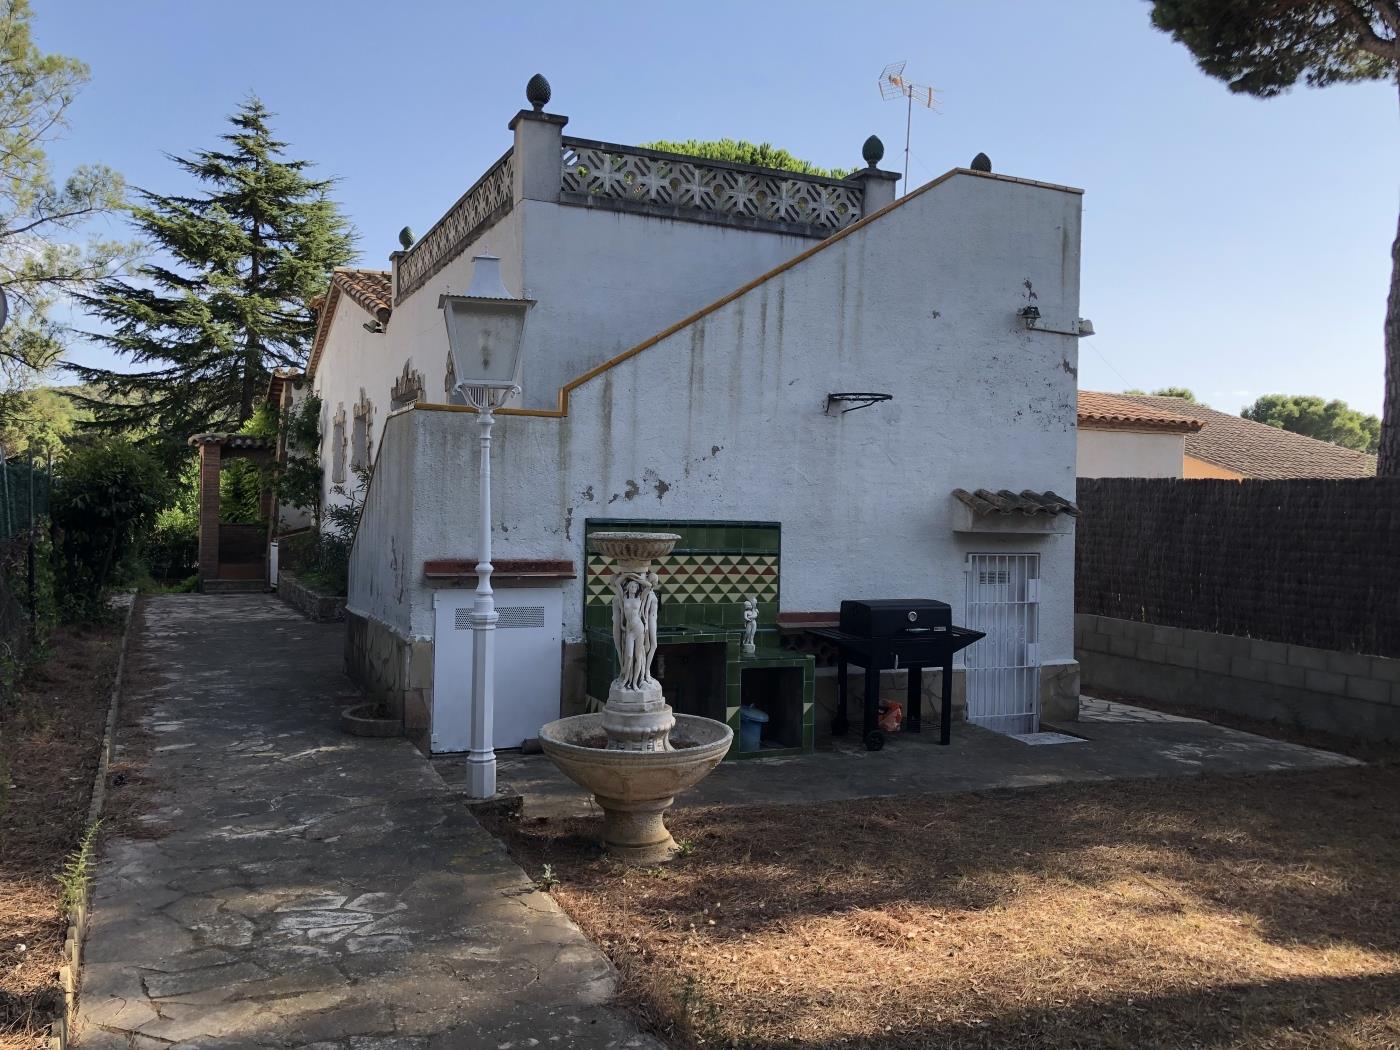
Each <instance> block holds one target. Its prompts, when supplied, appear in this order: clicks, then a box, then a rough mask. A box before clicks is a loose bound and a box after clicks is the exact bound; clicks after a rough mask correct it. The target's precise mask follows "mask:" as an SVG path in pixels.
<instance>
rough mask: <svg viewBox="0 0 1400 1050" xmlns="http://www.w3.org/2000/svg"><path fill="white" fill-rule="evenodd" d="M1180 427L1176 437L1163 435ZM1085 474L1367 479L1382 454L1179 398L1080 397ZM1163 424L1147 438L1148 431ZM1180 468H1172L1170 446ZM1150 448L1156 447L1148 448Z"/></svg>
mask: <svg viewBox="0 0 1400 1050" xmlns="http://www.w3.org/2000/svg"><path fill="white" fill-rule="evenodd" d="M1172 426H1179V427H1182V428H1183V429H1181V430H1180V431H1179V433H1178V434H1177V435H1175V436H1173V437H1171V438H1170V439H1169V438H1168V437H1167V436H1166V435H1165V431H1166V430H1167V429H1168V428H1170V427H1172ZM1079 427H1080V432H1079V476H1080V477H1082V478H1101V477H1184V478H1226V479H1230V480H1235V481H1238V480H1242V479H1244V478H1265V479H1282V478H1365V477H1371V476H1373V475H1374V474H1375V473H1376V457H1375V456H1373V455H1371V454H1369V453H1366V452H1357V451H1354V450H1352V449H1349V448H1343V447H1342V446H1340V445H1334V444H1332V443H1331V442H1328V441H1318V440H1317V439H1315V438H1310V437H1304V436H1303V435H1301V434H1294V433H1292V432H1291V431H1287V430H1283V429H1280V428H1279V427H1271V426H1268V425H1267V424H1264V423H1256V422H1254V421H1253V420H1249V419H1244V418H1242V417H1241V416H1236V415H1231V414H1230V413H1228V412H1217V411H1216V410H1215V409H1213V408H1207V407H1206V406H1205V405H1198V404H1194V403H1192V402H1190V401H1186V400H1184V399H1182V398H1179V397H1155V396H1152V395H1147V394H1099V393H1094V392H1092V391H1088V390H1081V391H1080V392H1079ZM1150 427H1159V428H1161V432H1159V433H1157V434H1156V435H1155V436H1149V434H1150V431H1149V430H1148V429H1144V428H1150ZM1177 441H1179V442H1180V451H1179V453H1176V455H1179V457H1180V458H1179V460H1178V463H1179V466H1178V467H1177V469H1176V470H1175V471H1172V470H1171V469H1169V461H1170V460H1171V458H1172V455H1173V453H1172V452H1171V451H1170V448H1169V446H1170V444H1171V443H1172V442H1177ZM1149 446H1150V448H1149Z"/></svg>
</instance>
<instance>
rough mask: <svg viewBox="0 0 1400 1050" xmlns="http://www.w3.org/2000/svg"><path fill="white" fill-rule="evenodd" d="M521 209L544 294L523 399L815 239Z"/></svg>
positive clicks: (547, 398) (537, 285)
mask: <svg viewBox="0 0 1400 1050" xmlns="http://www.w3.org/2000/svg"><path fill="white" fill-rule="evenodd" d="M516 210H517V212H520V213H521V214H522V217H523V222H524V238H525V240H524V244H525V256H524V258H525V271H524V277H525V288H526V290H527V294H528V295H529V297H530V298H532V299H535V300H537V304H536V306H535V307H534V309H533V310H531V311H530V318H529V322H528V324H527V327H526V336H525V346H524V350H523V359H524V381H523V382H522V384H521V385H522V387H523V388H524V393H523V396H522V399H521V403H522V404H523V405H525V406H527V407H536V408H553V407H554V406H555V404H556V401H557V397H558V393H559V388H560V387H561V386H563V385H564V384H565V383H567V382H568V381H569V380H571V379H573V378H575V377H576V376H580V375H582V374H583V373H585V372H587V371H588V370H589V369H590V368H594V367H595V366H597V365H599V364H602V363H603V362H604V361H607V360H609V359H611V358H613V357H615V356H617V355H618V354H620V353H621V352H622V351H624V350H626V349H628V348H629V347H632V346H635V345H636V344H637V343H640V342H641V341H642V340H644V339H648V338H650V337H651V336H653V335H655V334H656V333H657V332H660V331H662V330H663V329H665V328H667V327H669V326H670V325H673V324H675V323H676V322H677V321H680V320H682V319H684V318H685V317H687V316H688V315H690V314H692V313H694V312H695V311H696V310H699V309H701V308H702V307H705V306H708V305H709V304H710V303H712V302H714V301H715V300H716V299H718V298H720V297H721V296H723V295H726V294H728V293H729V292H732V291H734V289H736V288H738V287H740V286H742V285H743V284H745V283H747V282H748V281H751V280H753V279H754V278H755V277H758V276H759V275H761V274H764V273H767V272H768V271H769V270H771V269H772V268H773V267H775V266H777V265H778V264H779V263H782V262H786V261H787V260H788V259H791V258H792V257H793V256H794V255H797V254H798V253H799V252H802V251H805V250H806V249H808V248H810V247H811V246H812V245H813V244H814V243H815V242H814V241H813V240H811V239H810V238H806V237H794V236H787V235H782V234H775V233H764V232H759V231H755V230H745V229H739V228H737V227H733V226H717V225H709V224H706V223H697V222H680V221H677V220H674V219H659V218H652V217H650V216H645V215H635V214H629V213H625V212H615V211H606V210H595V209H591V208H578V207H570V206H568V205H559V204H547V203H543V202H540V201H523V202H521V203H520V204H518V205H516ZM436 305H437V303H436V297H434V303H433V306H434V307H436Z"/></svg>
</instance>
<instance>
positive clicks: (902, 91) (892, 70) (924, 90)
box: [879, 62, 938, 193]
mask: <svg viewBox="0 0 1400 1050" xmlns="http://www.w3.org/2000/svg"><path fill="white" fill-rule="evenodd" d="M905 65H907V63H906V62H891V63H890V64H889V65H887V66H886V67H885V68H884V69H883V70H881V71H880V81H879V84H880V97H881V98H883V99H885V100H886V101H889V100H890V99H895V98H903V99H905V102H906V109H905V114H904V192H905V193H908V192H909V137H910V134H911V133H912V131H913V128H914V103H915V102H917V103H918V104H919V105H921V106H925V107H927V108H928V109H931V110H933V111H934V112H935V113H936V112H938V98H937V95H936V94H935V92H936V91H937V89H936V88H931V87H927V86H925V85H923V84H911V83H910V82H909V81H908V80H906V79H905V78H904V67H905Z"/></svg>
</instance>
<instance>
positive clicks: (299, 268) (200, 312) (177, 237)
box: [69, 98, 354, 463]
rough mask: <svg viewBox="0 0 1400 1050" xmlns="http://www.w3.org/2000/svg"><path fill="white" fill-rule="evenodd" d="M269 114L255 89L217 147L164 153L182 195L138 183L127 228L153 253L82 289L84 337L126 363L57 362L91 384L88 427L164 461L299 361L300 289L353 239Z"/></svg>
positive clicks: (231, 424)
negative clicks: (183, 186)
mask: <svg viewBox="0 0 1400 1050" xmlns="http://www.w3.org/2000/svg"><path fill="white" fill-rule="evenodd" d="M270 118H271V114H270V113H269V112H268V110H267V109H266V107H264V106H263V104H262V103H261V102H260V101H258V99H256V98H250V99H249V100H248V101H246V102H245V103H244V104H243V105H242V107H241V108H240V109H239V111H238V112H237V113H236V114H234V115H233V116H232V117H231V118H230V123H231V124H232V129H231V130H230V131H229V132H227V133H226V134H225V135H223V136H222V139H223V141H224V143H226V146H225V147H224V148H221V149H212V150H197V151H195V152H194V153H193V154H192V155H191V156H189V157H172V158H171V159H172V160H173V161H174V162H175V164H176V166H177V167H178V168H179V169H180V170H181V171H183V172H184V173H186V174H187V175H189V176H192V177H193V178H194V180H195V181H196V182H197V183H198V184H199V186H200V192H199V194H198V195H195V196H184V195H165V194H159V193H154V192H151V191H146V190H143V191H141V192H140V194H139V198H140V200H139V203H138V204H137V205H136V206H135V207H133V208H132V210H131V215H132V221H133V223H134V224H135V226H136V228H137V229H138V230H140V231H141V233H142V234H144V235H145V236H146V237H148V238H149V239H150V240H151V241H152V242H154V244H155V245H157V246H158V247H159V248H160V249H162V251H163V256H162V258H161V259H159V260H157V261H153V262H149V263H146V264H144V265H142V266H141V267H140V268H139V270H138V271H137V276H138V279H137V280H134V281H129V280H127V279H125V278H112V279H109V280H105V281H102V282H101V283H100V284H99V285H98V286H97V288H96V289H95V290H94V291H93V292H92V293H91V294H89V295H87V296H85V297H84V302H85V304H86V306H87V308H88V310H89V311H90V312H91V313H92V315H93V316H95V317H96V318H98V319H100V320H101V321H103V322H105V324H106V325H107V326H108V330H107V331H105V332H102V333H99V334H97V335H95V336H94V338H95V339H97V340H98V341H99V342H101V343H104V344H106V345H107V346H109V347H110V348H111V349H112V350H114V351H115V352H116V353H117V354H119V355H121V356H122V357H125V358H127V359H128V360H129V361H130V362H131V363H132V364H134V365H137V366H138V368H139V370H138V371H135V372H130V373H123V372H118V371H114V370H109V369H101V368H85V367H77V366H69V367H70V368H72V370H73V371H74V372H76V373H77V374H78V375H79V376H81V377H82V379H83V380H84V381H85V382H87V383H91V384H94V385H95V386H96V387H97V390H98V393H97V394H96V395H94V396H91V397H86V398H80V399H79V400H80V401H83V402H84V403H85V404H87V405H88V406H89V407H90V408H91V409H92V411H93V415H94V420H93V424H92V425H93V426H94V427H96V428H98V429H100V430H104V431H107V432H114V433H122V432H131V433H139V434H144V435H145V437H144V438H143V440H144V441H145V442H146V443H147V444H150V445H152V446H155V447H157V448H159V449H160V451H161V452H162V454H163V455H164V457H165V459H166V460H167V462H171V463H173V462H178V461H179V459H181V458H182V457H183V456H184V454H185V439H186V438H187V437H188V436H189V435H190V434H193V433H198V432H201V431H211V430H213V431H225V430H234V429H237V428H238V427H239V426H240V425H241V424H243V423H245V422H247V421H248V420H249V419H250V418H251V417H252V415H253V409H254V407H255V405H256V401H257V397H258V395H259V394H261V392H262V390H263V388H264V387H265V386H266V384H267V381H268V378H269V377H270V375H271V373H272V370H273V369H274V368H276V367H278V366H283V365H296V366H300V365H302V364H303V363H304V362H305V358H306V353H307V349H308V346H309V344H310V341H311V337H312V334H313V333H314V331H315V326H316V318H315V315H314V313H313V312H312V310H311V307H310V303H311V300H312V298H313V297H314V296H315V295H317V294H318V293H319V292H320V291H322V290H323V289H324V288H325V284H326V279H327V275H328V273H329V271H330V270H331V269H332V268H333V267H335V266H339V265H341V264H343V263H346V262H349V261H350V259H351V258H352V255H353V245H354V236H353V234H352V232H351V230H350V227H349V225H348V223H347V222H346V220H345V218H344V217H343V216H342V215H341V214H340V212H339V210H338V208H337V206H336V204H335V203H334V202H333V201H332V200H331V199H330V197H329V196H328V194H329V192H330V189H331V187H332V186H333V184H334V180H332V179H313V178H311V177H310V176H309V175H308V174H307V168H308V166H309V165H308V162H306V161H302V160H287V159H284V152H285V148H286V144H285V143H283V142H280V141H278V140H277V139H276V138H274V137H273V134H272V131H271V128H270V127H269V120H270Z"/></svg>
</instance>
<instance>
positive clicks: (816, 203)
mask: <svg viewBox="0 0 1400 1050" xmlns="http://www.w3.org/2000/svg"><path fill="white" fill-rule="evenodd" d="M559 199H560V202H561V203H563V204H575V205H585V206H590V207H610V208H615V209H618V210H623V211H639V212H642V213H645V214H649V215H659V216H665V217H668V218H675V219H687V220H690V221H698V222H713V223H719V224H723V225H727V226H742V227H747V228H750V229H769V230H774V231H776V232H781V233H795V234H798V235H801V236H805V237H827V236H829V235H831V234H832V233H834V232H836V231H837V230H840V229H842V228H843V227H846V226H849V225H850V224H851V223H853V222H855V221H856V220H858V219H859V218H860V217H861V214H862V204H863V200H864V194H863V192H862V190H861V187H860V186H859V185H853V184H852V183H850V182H847V181H844V180H842V179H829V178H821V177H819V176H816V175H799V174H796V173H794V172H785V171H775V170H773V169H771V168H757V167H752V166H750V165H746V164H730V163H727V162H725V161H712V160H698V159H696V158H694V157H686V156H683V155H681V154H676V153H660V152H657V151H656V150H648V149H638V148H636V147H634V146H618V145H615V144H613V143H608V142H594V141H592V140H590V139H576V138H565V139H564V140H563V171H562V176H561V182H560V195H559Z"/></svg>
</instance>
